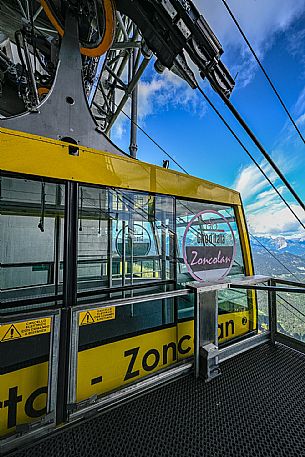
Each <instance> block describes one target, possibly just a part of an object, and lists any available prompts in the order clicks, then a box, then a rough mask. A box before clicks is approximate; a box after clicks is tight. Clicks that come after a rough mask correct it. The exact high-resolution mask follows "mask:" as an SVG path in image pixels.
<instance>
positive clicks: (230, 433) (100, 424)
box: [10, 343, 305, 457]
mask: <svg viewBox="0 0 305 457" xmlns="http://www.w3.org/2000/svg"><path fill="white" fill-rule="evenodd" d="M221 369H222V375H221V376H220V377H218V378H217V379H215V380H213V381H211V382H210V383H207V384H206V383H204V382H203V381H196V380H195V379H194V378H193V377H192V376H187V377H184V378H181V379H179V380H176V381H175V382H172V383H169V384H166V385H164V386H162V387H160V388H159V389H156V390H154V391H151V392H149V393H147V394H145V395H143V396H141V397H139V398H137V399H134V400H132V401H130V402H128V403H125V404H123V405H121V406H119V407H117V408H115V409H113V410H110V411H108V412H106V413H104V414H101V415H99V416H96V417H94V418H91V419H89V420H87V421H85V422H83V423H79V424H78V425H76V426H73V427H69V428H67V429H65V430H63V431H61V432H60V433H58V432H57V433H55V434H54V435H51V436H49V437H48V438H45V439H44V440H41V441H40V442H38V443H36V444H35V445H33V446H31V447H28V448H27V449H23V450H20V451H18V452H14V453H11V454H10V455H11V456H14V457H40V456H41V457H46V456H48V457H53V456H54V457H63V456H65V457H66V456H67V457H70V456H71V457H72V456H73V457H78V456H80V457H89V456H90V457H92V456H101V457H110V456H111V457H129V456H130V457H150V456H154V457H191V456H192V457H195V456H203V457H239V456H240V457H246V456H255V457H260V456H262V457H269V456H270V457H271V456H274V457H294V456H295V457H301V456H305V356H304V355H302V354H300V353H297V352H295V351H293V350H291V349H289V348H286V347H284V346H281V345H277V346H276V347H273V346H271V345H270V344H268V343H266V344H263V345H262V346H259V347H257V348H255V349H252V350H250V351H248V352H246V353H243V354H240V355H238V356H237V357H235V358H233V359H230V360H227V361H225V362H224V363H222V364H221Z"/></svg>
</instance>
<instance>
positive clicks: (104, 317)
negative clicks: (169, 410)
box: [70, 292, 194, 409]
mask: <svg viewBox="0 0 305 457" xmlns="http://www.w3.org/2000/svg"><path fill="white" fill-rule="evenodd" d="M186 294H187V292H186ZM164 296H165V298H162V299H161V298H158V294H157V295H155V298H154V296H153V295H152V297H151V299H150V298H149V299H146V300H145V301H144V302H142V301H141V297H139V298H138V301H134V302H133V300H135V298H130V299H129V301H128V303H126V300H125V303H123V302H124V300H121V301H122V305H119V304H118V303H116V302H115V301H112V302H111V303H108V304H107V303H105V304H104V305H100V304H92V305H81V306H77V307H76V308H74V310H73V324H72V325H73V330H72V339H73V341H72V344H71V347H72V348H73V351H75V352H73V354H71V361H72V362H71V363H72V366H71V370H72V375H71V385H70V403H71V404H74V405H75V409H78V406H77V404H80V405H79V407H80V408H81V407H84V405H86V400H89V401H90V399H92V398H96V399H98V398H101V397H102V396H104V395H105V394H107V393H109V392H111V391H115V390H117V389H121V388H123V387H126V386H127V385H128V384H130V383H131V382H135V381H139V380H140V379H142V378H143V377H146V376H148V375H150V374H152V373H155V372H157V371H159V370H161V369H164V368H167V367H169V366H172V365H173V364H176V363H177V362H180V361H182V360H184V359H185V358H188V357H190V356H192V354H193V327H194V325H193V320H192V319H186V320H184V321H181V322H179V323H177V320H176V315H177V311H176V310H177V306H178V303H179V300H180V299H181V298H184V297H179V298H176V297H171V296H169V297H168V298H166V293H164ZM74 348H75V349H74ZM72 409H73V408H72Z"/></svg>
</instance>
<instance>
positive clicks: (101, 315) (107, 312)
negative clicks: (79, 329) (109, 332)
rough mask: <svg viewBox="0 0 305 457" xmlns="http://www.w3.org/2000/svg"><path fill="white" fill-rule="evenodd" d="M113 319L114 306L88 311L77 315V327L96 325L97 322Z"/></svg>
mask: <svg viewBox="0 0 305 457" xmlns="http://www.w3.org/2000/svg"><path fill="white" fill-rule="evenodd" d="M112 319H115V306H108V307H107V308H97V309H90V311H82V312H81V313H79V325H80V326H81V325H89V324H97V323H98V322H104V321H111V320H112Z"/></svg>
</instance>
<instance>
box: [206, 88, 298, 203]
mask: <svg viewBox="0 0 305 457" xmlns="http://www.w3.org/2000/svg"><path fill="white" fill-rule="evenodd" d="M197 88H198V90H199V92H200V93H201V94H202V95H203V96H204V98H205V99H206V100H208V97H207V96H206V95H205V93H204V92H203V90H202V89H201V87H200V86H197ZM217 93H218V95H219V96H220V97H221V99H222V100H223V102H224V103H225V105H227V107H228V108H229V110H230V111H231V113H232V114H233V116H234V117H235V119H236V120H237V121H238V122H239V124H240V125H241V126H242V128H243V129H244V130H245V132H246V133H247V134H248V136H249V137H250V138H251V140H252V141H253V143H254V144H255V146H256V147H257V148H258V149H259V150H260V152H261V153H262V154H263V156H264V157H265V159H266V160H267V162H268V163H269V165H271V167H272V168H273V170H274V171H275V172H276V174H277V175H278V176H279V178H280V179H281V180H282V181H283V183H284V184H285V186H286V187H287V189H288V190H289V192H290V193H291V194H292V195H293V197H294V198H295V200H296V201H297V202H298V204H299V205H300V206H301V208H302V209H303V210H304V211H305V204H304V202H303V200H302V199H301V198H300V197H299V196H298V194H297V193H296V191H295V190H294V188H293V187H292V186H291V184H290V183H289V182H288V180H287V179H286V177H285V176H284V174H283V173H282V172H281V170H280V169H279V167H278V166H277V165H276V163H275V162H274V161H273V159H272V158H271V157H270V155H269V154H268V153H267V151H266V149H265V148H264V147H263V145H262V144H261V143H260V141H259V140H258V139H257V137H256V136H255V134H254V133H253V132H252V130H251V129H250V127H249V126H248V124H247V123H246V122H245V121H244V119H243V118H242V116H241V115H240V114H239V112H238V111H237V109H236V108H235V106H234V105H233V104H232V103H231V102H230V100H229V99H228V98H227V97H226V96H225V95H224V94H223V93H222V92H221V91H218V92H217ZM209 103H210V105H211V103H212V102H210V101H209ZM211 106H212V105H211Z"/></svg>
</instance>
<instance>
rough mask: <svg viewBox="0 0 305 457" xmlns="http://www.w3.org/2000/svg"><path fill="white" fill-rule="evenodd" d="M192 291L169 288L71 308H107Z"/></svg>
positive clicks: (178, 295) (179, 295)
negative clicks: (154, 292) (164, 290)
mask: <svg viewBox="0 0 305 457" xmlns="http://www.w3.org/2000/svg"><path fill="white" fill-rule="evenodd" d="M192 294H193V291H192V290H191V289H179V290H170V291H168V292H159V293H157V294H150V295H138V296H135V297H128V298H117V299H112V300H105V301H104V300H103V301H102V302H100V303H98V304H97V303H90V304H79V305H76V306H74V308H73V309H75V310H79V309H82V308H84V306H85V307H86V309H90V308H94V307H97V306H98V307H99V308H107V307H109V306H114V307H118V306H126V305H134V304H135V303H146V302H150V301H154V300H164V299H167V298H176V297H183V296H186V295H192Z"/></svg>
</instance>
